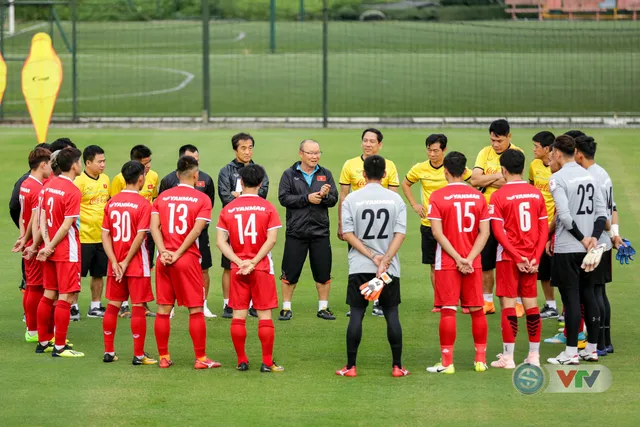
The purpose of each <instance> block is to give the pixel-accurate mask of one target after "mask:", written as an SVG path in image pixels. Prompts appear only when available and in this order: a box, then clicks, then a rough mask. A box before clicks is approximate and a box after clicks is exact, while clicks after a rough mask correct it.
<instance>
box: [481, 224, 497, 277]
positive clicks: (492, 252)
mask: <svg viewBox="0 0 640 427" xmlns="http://www.w3.org/2000/svg"><path fill="white" fill-rule="evenodd" d="M497 252H498V241H497V240H496V238H495V237H494V236H493V231H491V233H490V234H489V239H488V240H487V244H486V245H484V248H483V249H482V252H481V253H480V257H481V258H482V271H490V270H495V268H496V258H497Z"/></svg>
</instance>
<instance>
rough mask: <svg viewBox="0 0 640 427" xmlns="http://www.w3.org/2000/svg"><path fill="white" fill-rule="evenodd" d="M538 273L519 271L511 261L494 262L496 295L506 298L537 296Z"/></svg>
mask: <svg viewBox="0 0 640 427" xmlns="http://www.w3.org/2000/svg"><path fill="white" fill-rule="evenodd" d="M537 285H538V274H537V273H533V274H530V273H521V272H520V270H518V266H517V265H516V263H515V262H513V261H498V262H497V263H496V295H497V296H499V297H507V298H517V297H520V298H537V297H538V286H537Z"/></svg>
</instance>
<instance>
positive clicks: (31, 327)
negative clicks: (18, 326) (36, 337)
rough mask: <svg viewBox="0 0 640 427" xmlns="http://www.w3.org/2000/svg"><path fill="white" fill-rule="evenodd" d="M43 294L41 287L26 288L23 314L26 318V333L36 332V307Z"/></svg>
mask: <svg viewBox="0 0 640 427" xmlns="http://www.w3.org/2000/svg"><path fill="white" fill-rule="evenodd" d="M43 294H44V289H43V288H42V286H27V291H26V292H25V296H26V301H25V310H24V314H25V316H26V318H27V319H26V320H27V331H29V332H34V331H37V330H38V305H39V304H40V299H41V298H42V295H43Z"/></svg>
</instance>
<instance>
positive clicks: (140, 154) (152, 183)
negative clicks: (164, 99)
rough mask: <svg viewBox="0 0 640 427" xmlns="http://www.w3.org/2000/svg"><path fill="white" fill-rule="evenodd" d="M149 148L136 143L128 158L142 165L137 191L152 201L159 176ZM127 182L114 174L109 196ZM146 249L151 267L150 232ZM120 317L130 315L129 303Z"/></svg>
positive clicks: (148, 314) (116, 192)
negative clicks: (154, 169) (153, 169)
mask: <svg viewBox="0 0 640 427" xmlns="http://www.w3.org/2000/svg"><path fill="white" fill-rule="evenodd" d="M151 154H152V153H151V150H150V149H149V147H147V146H146V145H136V146H134V147H133V148H132V149H131V153H130V155H129V158H130V159H131V160H133V161H135V162H140V163H142V165H143V166H144V185H143V186H142V190H140V191H139V194H140V195H141V196H142V197H144V198H145V199H147V200H148V201H149V203H153V201H154V200H155V199H156V197H158V187H159V178H158V174H157V173H156V172H155V171H152V170H151ZM126 186H127V183H126V182H125V181H124V177H123V176H122V174H121V173H119V174H118V175H116V176H115V177H114V178H113V182H112V183H111V197H114V196H115V195H116V194H118V193H120V192H121V191H122V190H124V189H125V187H126ZM147 249H148V251H149V253H150V254H151V259H150V260H149V262H150V267H151V268H153V263H154V260H155V255H154V254H155V249H156V245H155V243H154V242H153V239H152V238H151V234H150V233H149V234H148V235H147ZM144 306H145V308H146V309H147V316H148V317H155V313H153V312H151V310H149V307H148V306H147V304H145V305H144ZM120 317H124V318H130V317H131V309H130V308H129V303H128V302H127V301H125V302H124V303H123V304H122V306H121V307H120Z"/></svg>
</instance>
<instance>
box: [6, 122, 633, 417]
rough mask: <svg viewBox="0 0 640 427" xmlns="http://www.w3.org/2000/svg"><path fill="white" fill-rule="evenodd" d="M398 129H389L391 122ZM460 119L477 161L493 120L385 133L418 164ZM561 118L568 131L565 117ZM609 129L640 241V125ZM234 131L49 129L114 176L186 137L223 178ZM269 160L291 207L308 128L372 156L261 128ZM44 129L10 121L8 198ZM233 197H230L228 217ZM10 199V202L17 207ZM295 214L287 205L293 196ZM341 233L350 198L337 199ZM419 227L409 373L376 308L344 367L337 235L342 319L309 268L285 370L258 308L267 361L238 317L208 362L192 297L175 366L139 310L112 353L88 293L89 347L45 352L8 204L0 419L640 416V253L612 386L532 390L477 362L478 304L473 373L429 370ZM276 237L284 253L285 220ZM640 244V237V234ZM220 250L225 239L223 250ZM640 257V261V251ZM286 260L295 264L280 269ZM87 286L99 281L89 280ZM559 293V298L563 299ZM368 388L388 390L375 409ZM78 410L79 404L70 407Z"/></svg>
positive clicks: (406, 254) (609, 154)
mask: <svg viewBox="0 0 640 427" xmlns="http://www.w3.org/2000/svg"><path fill="white" fill-rule="evenodd" d="M383 130H384V129H383ZM436 131H437V132H441V131H442V132H445V133H446V134H447V135H448V136H449V141H450V149H455V150H459V151H462V152H464V153H466V154H467V156H468V158H469V159H470V160H469V161H470V162H473V160H474V159H475V155H476V154H477V152H478V151H479V150H480V149H481V148H482V147H483V146H485V145H486V144H487V143H488V138H487V136H488V135H487V134H486V131H485V130H477V129H466V130H452V129H444V130H443V129H428V130H427V129H423V130H394V129H389V130H387V131H385V135H386V136H385V146H384V148H383V151H382V154H383V155H385V156H388V157H389V158H391V159H393V160H394V161H395V162H396V164H397V166H398V170H399V173H400V174H401V175H404V174H405V173H406V172H407V171H408V169H409V168H410V167H411V166H412V165H413V164H414V163H415V162H417V161H422V160H423V159H425V158H426V155H425V152H424V142H423V141H424V138H425V136H426V135H427V134H429V133H432V132H436ZM558 131H560V130H558ZM533 134H534V130H532V129H526V130H515V132H514V143H516V144H517V145H519V146H521V147H524V148H525V149H526V153H527V159H528V160H529V161H530V160H531V159H532V155H531V143H530V137H531V136H532V135H533ZM589 134H591V135H593V136H594V137H595V138H596V140H597V141H598V142H599V150H598V155H597V159H598V162H599V163H600V164H602V165H603V166H604V167H605V168H606V169H607V170H608V171H609V173H610V175H611V177H612V179H613V182H614V185H615V188H616V193H615V194H616V202H617V205H618V209H619V212H620V217H621V230H622V234H623V235H624V236H626V237H628V238H630V239H631V241H633V242H638V239H639V238H640V232H639V231H638V230H639V229H640V219H639V218H640V203H639V202H638V200H640V197H639V196H640V191H639V190H638V186H637V182H636V181H637V180H636V179H635V178H636V176H637V174H636V173H635V172H634V171H635V170H636V168H637V159H639V158H640V146H638V144H636V143H635V142H636V140H637V137H638V132H637V131H636V130H613V129H608V130H602V129H599V130H592V131H589ZM231 135H232V131H192V130H179V131H178V130H176V131H172V130H96V129H86V130H77V129H73V130H71V129H55V128H54V129H51V131H50V134H49V139H50V140H53V139H55V138H58V137H61V136H69V137H71V138H72V139H73V140H74V141H75V142H76V143H77V144H78V145H79V146H80V147H83V146H85V145H88V144H98V145H101V146H102V147H103V148H105V150H106V151H107V173H108V175H110V176H111V177H113V176H114V175H115V174H116V173H117V172H118V170H119V167H120V165H121V164H123V163H124V162H125V161H126V160H127V155H128V151H129V148H130V147H131V146H132V145H134V144H138V143H142V144H147V145H148V146H150V147H151V149H152V150H153V153H154V155H153V159H154V160H153V169H154V170H156V171H157V172H158V173H159V174H160V175H161V176H163V175H164V174H166V173H168V172H169V171H171V170H173V168H174V165H175V159H176V156H177V149H178V147H179V146H180V145H182V144H186V143H193V144H196V145H197V146H198V147H199V148H200V153H201V162H202V163H201V164H202V169H203V170H205V171H207V172H209V173H210V174H212V175H214V176H215V175H217V172H218V170H219V169H220V168H221V167H222V166H223V165H224V164H226V163H227V162H228V161H229V160H231V159H232V157H233V155H232V150H231V148H230V144H229V140H230V137H231ZM254 136H255V137H256V141H257V144H256V150H255V160H256V161H257V162H259V163H261V164H263V165H265V166H266V169H267V171H268V173H269V175H270V178H271V191H270V192H269V200H270V201H271V202H273V203H275V204H276V205H277V185H278V181H279V177H280V175H281V173H282V171H284V169H285V168H287V167H289V166H290V165H291V164H292V163H293V162H294V161H295V160H296V159H297V145H298V142H299V141H300V140H302V139H303V138H315V139H317V140H318V141H319V142H320V144H321V147H322V150H323V152H324V155H323V158H322V164H323V165H324V166H327V167H329V168H330V169H331V170H332V171H333V173H334V175H337V174H338V173H339V171H340V168H341V166H342V164H343V162H344V160H345V159H347V158H350V157H352V156H355V155H357V154H359V153H360V148H359V136H360V134H359V131H357V130H329V131H323V130H302V129H301V130H257V131H255V132H254ZM34 141H35V138H34V135H33V132H32V131H31V130H30V129H4V130H3V131H2V133H1V134H0V144H1V145H2V147H3V149H2V154H3V158H4V162H5V163H4V169H3V174H2V177H1V178H0V188H1V189H2V191H1V192H0V194H1V195H2V196H1V199H0V204H2V205H3V206H4V207H5V209H6V206H7V203H8V198H9V194H10V192H11V188H12V186H13V183H14V181H15V180H16V179H17V177H19V176H20V175H21V174H22V173H24V171H25V169H26V156H27V152H28V151H29V150H30V149H31V147H32V145H33V144H34ZM219 210H220V206H219V204H218V205H217V206H216V207H215V209H214V217H217V215H218V212H219ZM5 212H6V211H5ZM280 213H281V217H282V218H284V211H283V210H282V209H280ZM331 217H332V226H333V228H334V230H335V224H336V221H337V213H336V210H335V209H333V210H332V211H331ZM409 222H410V227H409V233H408V236H407V239H406V242H405V244H404V246H403V248H402V250H401V254H400V257H401V262H402V272H403V275H402V284H403V285H402V286H403V289H402V292H403V303H402V304H401V306H400V310H401V320H402V323H403V330H404V356H403V362H404V364H405V366H406V367H407V368H408V369H409V370H411V371H412V372H413V375H411V376H410V377H408V378H404V379H394V378H392V377H391V375H390V363H391V355H390V350H389V347H388V343H387V340H386V328H385V326H384V320H382V319H379V318H374V317H373V316H371V315H368V316H367V317H366V319H365V322H364V336H363V342H362V345H361V351H360V357H359V359H358V369H359V371H358V374H359V377H358V378H355V379H347V378H338V377H336V376H335V375H334V373H333V372H334V370H335V369H337V368H339V367H342V366H343V365H344V363H345V358H346V349H345V330H346V325H347V318H346V317H344V314H345V312H346V311H347V307H346V305H345V304H344V299H345V283H346V278H347V263H346V245H345V244H344V243H342V242H339V241H338V240H337V238H335V237H334V238H333V251H334V265H333V277H334V280H333V285H332V286H333V288H332V289H333V290H332V295H331V298H330V305H331V307H332V308H333V310H334V311H335V312H336V314H337V320H336V321H335V322H327V321H321V320H319V319H317V318H316V316H315V311H316V310H317V303H316V295H315V289H314V286H313V283H312V279H311V276H310V273H309V271H308V268H306V269H305V272H304V275H303V277H302V279H301V282H300V284H299V287H298V290H297V291H296V294H295V296H294V301H293V309H294V312H295V317H294V318H293V320H292V321H290V322H277V321H276V346H275V355H276V360H277V361H278V363H280V364H282V365H283V366H285V367H286V372H284V373H283V374H282V375H264V374H260V373H259V372H258V371H257V369H256V368H257V363H259V360H260V346H259V341H258V338H257V333H256V330H257V322H256V321H255V319H249V320H248V354H249V357H250V359H251V360H252V362H253V365H252V370H251V371H249V372H246V373H239V372H237V371H235V369H234V367H235V363H236V359H235V352H234V350H233V346H232V343H231V339H230V336H229V321H227V320H223V319H221V318H220V319H214V320H211V321H208V322H207V327H208V332H207V336H208V344H207V348H208V353H209V355H210V356H211V357H212V358H215V359H216V360H219V361H221V362H222V363H223V364H224V366H223V367H222V368H221V369H218V370H216V371H212V372H196V371H194V370H193V368H192V363H193V350H192V347H191V341H190V339H189V335H188V329H187V324H188V322H187V311H186V310H184V309H178V310H177V311H176V312H177V315H176V317H175V318H174V319H173V321H172V335H171V340H170V349H171V354H172V357H173V360H174V362H175V366H174V367H172V368H171V369H169V370H163V371H161V370H159V369H158V368H156V367H133V366H131V365H130V364H129V360H130V357H131V352H132V339H131V337H130V332H129V331H130V329H129V324H128V322H129V321H127V320H120V321H119V327H118V332H117V336H116V349H117V351H118V352H119V354H120V355H121V361H120V362H118V363H115V364H111V365H105V364H104V363H103V362H102V351H103V347H102V332H101V322H100V321H99V320H97V319H88V318H86V317H84V316H85V314H86V311H87V309H88V292H86V291H85V292H83V293H82V294H81V298H80V304H81V310H82V314H83V319H82V321H80V322H78V323H72V324H71V325H70V330H69V334H70V338H71V339H72V340H73V342H74V343H75V345H76V348H77V349H79V350H81V351H84V352H85V353H86V357H85V358H83V359H78V360H58V359H52V358H51V357H48V356H40V355H36V354H34V353H33V350H34V346H33V345H30V344H26V343H25V342H24V338H23V335H24V324H23V323H22V321H21V319H22V307H21V294H20V293H19V292H18V289H17V286H18V284H19V281H20V280H19V275H20V273H19V258H18V256H17V255H15V254H11V252H10V251H11V246H12V245H13V242H14V241H15V239H16V237H17V231H16V229H15V227H14V225H13V223H12V222H11V219H10V218H9V216H8V215H7V214H4V215H2V216H0V224H1V227H0V241H1V242H2V245H1V248H2V253H3V254H4V256H2V257H0V269H1V270H0V271H2V272H3V280H2V283H3V287H2V289H3V291H2V292H1V293H0V306H1V307H2V308H3V309H2V311H1V312H0V337H1V340H0V342H1V343H2V351H1V352H0V360H1V362H2V363H1V364H0V378H2V387H1V388H0V401H1V402H2V411H0V425H4V426H13V425H45V424H46V425H68V424H69V422H77V421H80V422H87V423H91V424H92V425H125V424H126V425H167V426H169V425H177V424H182V425H212V424H213V425H257V424H259V425H293V426H298V425H326V424H331V425H336V426H340V425H371V424H376V425H378V424H379V425H466V426H469V425H473V426H495V425H527V426H528V425H549V424H550V423H561V422H562V423H566V422H567V420H572V421H573V422H581V421H582V422H587V421H588V422H589V423H592V424H596V423H597V424H599V425H603V424H605V423H606V424H607V425H616V426H618V425H620V426H622V425H636V423H637V419H638V415H639V414H640V412H639V409H638V396H639V394H638V391H639V389H638V385H637V381H638V380H637V373H636V374H634V372H637V371H636V370H635V368H634V366H637V365H638V353H639V352H640V345H639V344H638V337H637V333H636V329H637V328H636V323H635V322H636V320H637V315H636V314H637V301H638V300H639V299H640V288H638V286H637V277H638V273H637V270H638V266H637V265H631V266H625V267H620V266H619V265H616V266H615V267H614V270H615V271H614V278H615V281H614V283H613V284H612V285H611V286H610V289H609V292H608V293H609V296H610V299H611V303H612V307H613V318H612V325H613V327H612V337H613V342H614V345H615V349H616V353H615V354H613V355H610V356H608V357H606V358H604V359H603V360H602V362H601V363H602V364H604V365H606V366H607V367H608V368H609V369H611V371H612V373H613V385H612V386H611V388H610V389H609V390H608V391H607V392H605V393H602V394H583V395H576V394H564V395H559V394H546V393H542V394H538V395H535V396H529V397H527V396H523V395H520V394H519V393H518V392H516V390H515V389H514V388H513V386H512V384H511V373H510V372H504V371H500V370H497V369H490V370H489V371H488V372H486V373H483V374H478V373H475V372H474V371H473V369H472V365H471V364H472V361H473V344H472V339H471V332H470V330H471V328H470V320H469V317H468V316H463V315H459V317H458V341H457V346H456V366H457V372H456V374H455V375H453V376H430V375H428V374H427V373H426V372H425V367H426V366H427V365H431V364H433V363H435V362H437V361H438V359H439V342H438V326H437V325H438V320H439V317H438V315H434V314H431V313H430V312H429V310H430V308H431V303H432V291H431V285H430V284H429V281H428V276H427V274H426V272H427V270H426V268H425V267H424V266H423V265H421V264H420V235H419V219H418V218H417V216H416V215H413V214H411V215H410V216H409ZM280 237H281V238H280V241H279V242H278V244H277V245H276V248H275V249H274V259H275V263H276V265H277V266H279V263H280V261H281V256H282V249H283V238H284V233H282V234H281V236H280ZM636 246H637V243H636ZM216 258H218V255H217V252H215V251H214V259H216ZM636 262H638V261H636ZM277 270H279V268H277ZM219 283H220V271H219V270H218V269H217V268H214V269H213V270H212V288H211V295H210V297H209V301H210V304H209V305H210V307H211V308H212V310H213V311H214V312H216V313H218V314H219V313H220V311H221V305H222V299H221V298H222V297H221V291H220V285H219ZM83 286H84V287H85V289H87V287H88V281H87V280H85V281H84V283H83ZM558 299H559V298H558ZM148 327H149V328H148V334H147V349H148V351H149V352H151V353H152V354H154V355H157V350H156V347H155V340H154V337H153V321H152V320H149V322H148ZM489 329H490V335H489V347H488V356H489V357H493V355H494V354H497V353H498V352H500V350H501V335H500V318H499V315H493V316H490V318H489ZM556 329H557V323H556V321H555V320H546V321H544V322H543V337H548V336H551V335H553V334H555V333H556ZM526 341H527V338H526V327H525V323H524V322H523V321H521V322H520V333H519V335H518V342H517V346H516V354H517V359H518V360H520V361H521V360H522V359H523V358H524V357H525V355H526V351H527V344H526ZM560 350H561V346H558V345H549V344H542V347H541V355H542V357H543V358H545V359H546V358H547V357H551V356H555V355H556V354H557V353H558V352H559V351H560ZM365 398H369V399H375V400H376V403H375V404H374V405H371V406H366V405H362V403H361V402H362V401H363V400H364V399H365ZM61 408H64V409H65V410H66V411H67V412H65V413H62V414H61V413H60V412H59V410H60V409H61Z"/></svg>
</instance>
